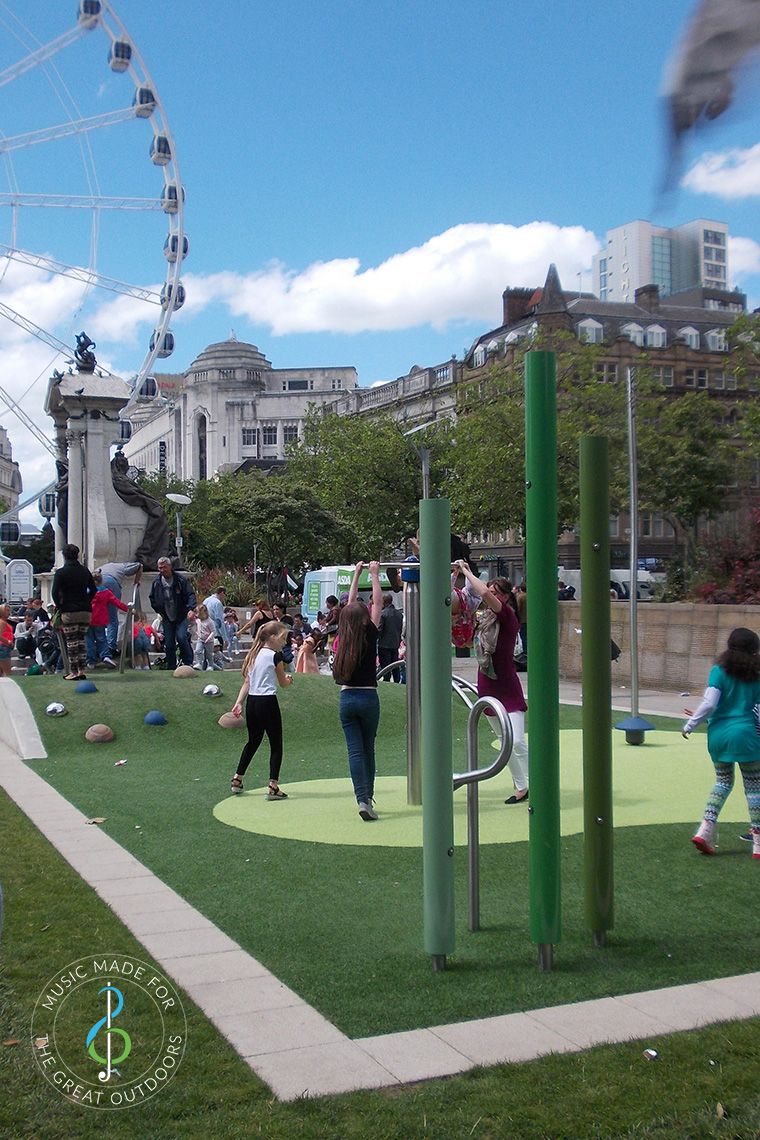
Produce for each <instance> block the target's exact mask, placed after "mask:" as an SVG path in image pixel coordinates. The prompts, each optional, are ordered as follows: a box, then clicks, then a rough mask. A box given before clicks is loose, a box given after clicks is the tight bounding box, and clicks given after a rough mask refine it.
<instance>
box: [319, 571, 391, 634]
mask: <svg viewBox="0 0 760 1140" xmlns="http://www.w3.org/2000/svg"><path fill="white" fill-rule="evenodd" d="M353 576H354V568H353V566H323V567H322V569H321V570H309V571H308V572H307V574H306V576H305V578H304V584H303V601H302V603H301V613H302V614H303V615H304V617H305V618H306V619H307V621H309V622H314V621H316V618H317V613H318V612H319V611H320V610H321V611H322V613H324V612H325V610H326V609H327V606H326V604H325V599H326V598H329V597H330V595H331V594H332V595H334V596H335V597H336V598H340V595H341V594H345V593H347V592H348V591H349V589H350V588H351V580H352V578H353ZM380 585H381V586H382V588H383V590H390V588H391V584H390V582H389V581H388V575H387V574H386V573H385V571H384V570H381V571H380ZM371 596H372V583H371V581H370V577H369V570H367V568H366V567H365V568H364V570H362V575H361V578H360V579H359V597H360V598H361V599H362V600H363V601H368V600H369V598H370V597H371ZM402 597H403V595H402V594H401V592H399V593H397V594H394V595H393V601H394V603H395V604H396V605H397V606H398V607H399V609H400V608H401V607H402V605H403V602H402Z"/></svg>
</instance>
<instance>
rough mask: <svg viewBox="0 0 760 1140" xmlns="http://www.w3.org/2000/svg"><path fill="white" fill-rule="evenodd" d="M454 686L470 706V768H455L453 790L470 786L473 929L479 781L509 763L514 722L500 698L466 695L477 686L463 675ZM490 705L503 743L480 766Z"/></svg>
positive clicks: (476, 920)
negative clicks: (481, 733) (482, 725)
mask: <svg viewBox="0 0 760 1140" xmlns="http://www.w3.org/2000/svg"><path fill="white" fill-rule="evenodd" d="M451 684H452V688H453V689H454V692H456V693H457V694H458V695H459V696H460V697H462V699H463V700H465V703H466V704H468V705H469V706H470V713H469V716H468V717H467V771H466V772H455V773H454V777H453V785H454V791H456V790H457V788H461V787H462V786H463V785H466V786H467V897H468V912H467V917H468V923H467V926H468V929H469V930H470V931H472V932H473V933H474V932H475V931H476V930H480V821H479V817H478V784H479V783H481V782H482V781H483V780H490V779H491V778H492V777H493V776H497V775H498V774H499V772H501V771H502V770H503V769H504V768H505V767H506V766H507V764H508V763H509V758H510V756H511V755H512V744H513V736H512V725H511V723H510V720H509V715H508V713H507V711H506V709H505V708H504V705H503V704H502V703H501V701H497V700H494V699H493V697H480V698H479V699H478V700H476V701H475V702H474V703H472V702H470V701H469V700H468V699H467V698H466V697H465V692H466V691H467V690H468V689H469V690H471V691H473V692H475V693H476V694H477V689H476V688H475V686H474V685H471V684H470V682H469V681H465V680H463V679H462V678H461V677H456V678H455V677H452V679H451ZM487 709H490V710H491V712H492V713H493V714H494V716H495V717H496V720H497V722H498V724H499V728H500V730H501V745H500V747H499V752H498V755H497V756H496V759H495V760H494V761H493V762H492V763H491V764H489V765H488V766H487V767H485V768H478V721H479V720H480V717H481V716H482V714H483V713H484V712H486V710H487Z"/></svg>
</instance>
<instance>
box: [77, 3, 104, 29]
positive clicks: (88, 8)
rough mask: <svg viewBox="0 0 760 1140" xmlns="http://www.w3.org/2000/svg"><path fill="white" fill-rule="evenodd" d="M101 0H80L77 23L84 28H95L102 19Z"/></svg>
mask: <svg viewBox="0 0 760 1140" xmlns="http://www.w3.org/2000/svg"><path fill="white" fill-rule="evenodd" d="M100 9H101V3H100V0H79V10H78V12H77V23H78V24H81V25H82V27H83V28H94V27H95V25H96V24H97V22H98V20H99V19H100Z"/></svg>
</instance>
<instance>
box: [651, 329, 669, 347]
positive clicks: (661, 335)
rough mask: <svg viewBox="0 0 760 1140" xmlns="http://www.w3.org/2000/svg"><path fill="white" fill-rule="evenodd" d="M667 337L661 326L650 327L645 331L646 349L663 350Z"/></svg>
mask: <svg viewBox="0 0 760 1140" xmlns="http://www.w3.org/2000/svg"><path fill="white" fill-rule="evenodd" d="M666 344H667V337H666V335H665V329H664V328H663V327H662V325H650V326H649V328H648V329H647V331H646V345H647V348H665V345H666Z"/></svg>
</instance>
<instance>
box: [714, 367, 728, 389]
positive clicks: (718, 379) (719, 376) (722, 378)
mask: <svg viewBox="0 0 760 1140" xmlns="http://www.w3.org/2000/svg"><path fill="white" fill-rule="evenodd" d="M712 386H713V388H718V389H723V388H725V386H726V374H725V372H723V371H722V370H721V371H717V372H716V371H713V374H712Z"/></svg>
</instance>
